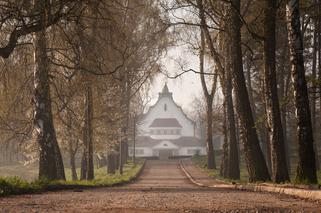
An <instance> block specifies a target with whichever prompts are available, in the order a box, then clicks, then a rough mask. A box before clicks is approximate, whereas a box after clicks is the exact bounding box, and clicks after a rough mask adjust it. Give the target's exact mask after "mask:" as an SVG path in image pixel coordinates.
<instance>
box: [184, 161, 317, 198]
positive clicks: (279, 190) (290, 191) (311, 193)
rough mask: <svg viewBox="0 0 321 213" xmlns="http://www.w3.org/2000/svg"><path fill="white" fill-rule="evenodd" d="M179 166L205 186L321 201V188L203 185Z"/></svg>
mask: <svg viewBox="0 0 321 213" xmlns="http://www.w3.org/2000/svg"><path fill="white" fill-rule="evenodd" d="M179 167H180V169H181V170H182V171H183V173H184V174H185V175H186V177H187V178H188V179H189V180H190V181H191V182H192V183H193V184H195V185H197V186H200V187H207V188H216V189H218V188H224V189H235V190H247V191H254V192H270V193H276V194H283V195H290V196H294V197H299V198H304V199H310V200H315V201H321V190H316V189H312V190H308V189H298V188H285V187H280V186H275V185H273V186H272V185H266V184H238V183H237V184H223V183H222V184H216V185H205V184H203V183H200V182H198V181H197V180H196V179H195V178H194V177H193V176H192V175H191V174H190V173H189V172H188V171H187V169H186V168H185V166H184V164H183V162H182V161H181V160H180V161H179Z"/></svg>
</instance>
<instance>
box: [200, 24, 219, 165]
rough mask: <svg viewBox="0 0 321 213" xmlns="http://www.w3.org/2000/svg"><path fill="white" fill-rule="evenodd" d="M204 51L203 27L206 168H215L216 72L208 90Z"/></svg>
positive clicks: (202, 81) (202, 55) (202, 79)
mask: <svg viewBox="0 0 321 213" xmlns="http://www.w3.org/2000/svg"><path fill="white" fill-rule="evenodd" d="M204 52H205V38H204V32H203V29H201V48H200V78H201V83H202V89H203V93H204V96H205V100H206V144H207V168H208V169H215V168H216V162H215V153H214V147H213V100H214V95H215V91H216V83H217V74H216V73H214V75H213V79H212V82H211V91H208V88H207V85H206V81H205V75H204Z"/></svg>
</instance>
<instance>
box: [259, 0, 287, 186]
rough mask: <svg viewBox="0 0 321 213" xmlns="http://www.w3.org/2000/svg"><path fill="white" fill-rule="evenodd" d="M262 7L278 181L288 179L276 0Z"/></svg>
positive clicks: (274, 172) (267, 101)
mask: <svg viewBox="0 0 321 213" xmlns="http://www.w3.org/2000/svg"><path fill="white" fill-rule="evenodd" d="M265 4H266V5H265V9H264V14H265V18H264V37H265V38H264V83H265V104H266V109H267V118H268V125H269V131H270V140H269V141H270V144H271V154H272V155H271V158H272V173H271V174H272V180H273V182H276V183H280V182H285V181H289V180H290V177H289V174H288V169H287V164H286V155H285V146H284V138H283V129H282V121H281V113H280V104H279V97H278V88H277V80H276V65H275V64H276V62H275V49H276V42H275V25H276V23H275V22H276V10H277V9H276V8H277V5H276V4H277V2H276V0H266V1H265Z"/></svg>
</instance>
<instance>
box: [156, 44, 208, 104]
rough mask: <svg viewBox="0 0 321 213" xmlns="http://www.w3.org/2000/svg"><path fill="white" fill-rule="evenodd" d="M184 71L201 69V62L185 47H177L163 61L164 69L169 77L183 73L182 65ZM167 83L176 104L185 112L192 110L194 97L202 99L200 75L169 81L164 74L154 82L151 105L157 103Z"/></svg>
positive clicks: (187, 74) (184, 75)
mask: <svg viewBox="0 0 321 213" xmlns="http://www.w3.org/2000/svg"><path fill="white" fill-rule="evenodd" d="M177 61H180V63H183V64H184V69H190V68H192V69H194V70H197V71H198V69H199V65H198V64H199V60H198V58H197V57H196V56H194V55H193V54H191V53H189V52H188V50H187V49H186V48H184V47H175V48H172V49H171V50H169V52H168V54H167V56H165V58H164V59H163V61H162V63H163V68H164V70H166V71H167V72H168V75H169V76H175V75H176V74H177V73H181V72H182V70H181V65H180V63H179V62H177ZM165 82H167V85H168V88H169V90H170V92H172V93H173V97H174V100H175V102H176V103H177V104H178V105H180V106H182V107H183V109H184V110H191V106H190V105H191V103H192V101H193V99H194V97H202V96H203V93H202V87H201V82H200V78H199V75H198V74H195V73H193V72H189V73H185V74H183V75H182V76H180V77H178V78H176V79H169V78H167V77H166V76H165V75H164V74H159V75H158V76H157V77H156V78H155V80H154V81H153V84H152V87H151V91H150V95H151V97H152V98H153V99H152V101H151V104H154V103H155V102H156V101H157V98H158V93H159V92H160V91H161V90H162V88H163V86H164V84H165Z"/></svg>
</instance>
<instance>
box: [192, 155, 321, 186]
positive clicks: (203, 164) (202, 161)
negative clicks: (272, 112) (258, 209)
mask: <svg viewBox="0 0 321 213" xmlns="http://www.w3.org/2000/svg"><path fill="white" fill-rule="evenodd" d="M215 157H216V159H215V160H216V164H217V169H207V156H193V158H192V160H193V162H194V163H195V164H196V165H197V166H199V167H200V168H201V169H203V170H204V171H206V172H207V173H208V175H209V176H210V177H213V178H216V179H220V180H223V181H226V182H232V181H233V182H237V183H247V182H248V180H249V174H248V172H247V169H246V164H245V160H244V156H241V159H240V180H237V181H235V180H230V179H225V178H223V177H221V176H220V170H219V167H220V162H221V155H219V154H216V156H215ZM317 175H318V180H319V185H321V170H319V171H318V174H317ZM291 182H292V183H295V165H292V173H291ZM301 184H304V183H301Z"/></svg>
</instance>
